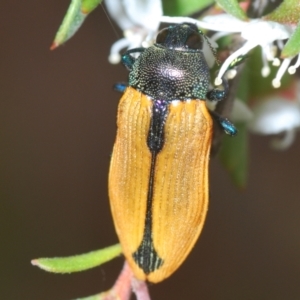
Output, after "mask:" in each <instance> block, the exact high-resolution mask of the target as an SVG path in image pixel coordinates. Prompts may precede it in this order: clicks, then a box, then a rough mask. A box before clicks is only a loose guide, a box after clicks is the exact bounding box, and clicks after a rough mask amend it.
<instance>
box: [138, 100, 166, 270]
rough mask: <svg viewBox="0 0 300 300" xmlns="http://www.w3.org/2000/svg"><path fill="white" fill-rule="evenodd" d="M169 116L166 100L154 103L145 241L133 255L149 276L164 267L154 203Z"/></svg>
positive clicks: (151, 123) (149, 143) (149, 146)
mask: <svg viewBox="0 0 300 300" xmlns="http://www.w3.org/2000/svg"><path fill="white" fill-rule="evenodd" d="M167 114H168V102H167V101H164V100H155V101H153V108H152V118H151V122H150V128H149V132H148V137H147V145H148V148H149V150H150V151H151V167H150V174H149V183H148V194H147V208H146V218H145V227H144V234H143V239H142V242H141V244H140V246H139V247H138V249H137V250H136V251H135V252H134V253H133V255H132V256H133V258H134V260H135V262H136V263H137V264H138V266H139V267H140V268H141V269H142V270H143V271H144V273H145V274H149V273H151V272H153V271H155V270H156V269H158V268H160V267H161V266H162V265H163V262H164V261H163V259H162V258H160V257H159V256H158V254H157V252H156V250H155V248H154V245H153V238H152V201H153V188H154V186H153V185H154V173H155V165H156V158H157V154H158V153H159V151H161V150H162V148H163V146H164V126H165V121H166V117H167Z"/></svg>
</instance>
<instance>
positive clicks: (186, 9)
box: [163, 0, 214, 16]
mask: <svg viewBox="0 0 300 300" xmlns="http://www.w3.org/2000/svg"><path fill="white" fill-rule="evenodd" d="M213 2H214V1H213V0H202V1H199V0H189V1H187V0H163V11H164V14H165V15H168V16H186V15H190V14H192V13H195V12H197V11H200V10H201V9H203V8H205V7H207V6H208V5H210V4H212V3H213Z"/></svg>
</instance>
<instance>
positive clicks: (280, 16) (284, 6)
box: [264, 0, 300, 25]
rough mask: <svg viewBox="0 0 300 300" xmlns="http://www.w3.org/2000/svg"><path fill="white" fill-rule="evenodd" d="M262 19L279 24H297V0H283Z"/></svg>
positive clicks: (299, 14)
mask: <svg viewBox="0 0 300 300" xmlns="http://www.w3.org/2000/svg"><path fill="white" fill-rule="evenodd" d="M264 19H265V20H269V21H275V22H278V23H281V24H294V25H295V24H297V23H298V22H299V20H300V3H299V0H284V1H283V2H282V3H281V4H280V5H279V6H278V7H277V8H276V9H274V10H273V11H272V12H271V13H270V14H268V15H266V16H265V17H264Z"/></svg>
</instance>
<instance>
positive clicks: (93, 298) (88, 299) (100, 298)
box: [75, 292, 107, 300]
mask: <svg viewBox="0 0 300 300" xmlns="http://www.w3.org/2000/svg"><path fill="white" fill-rule="evenodd" d="M106 295H107V293H106V292H104V293H100V294H96V295H93V296H88V297H84V298H77V299H75V300H103V299H105V298H104V297H105V296H106Z"/></svg>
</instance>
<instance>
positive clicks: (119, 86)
mask: <svg viewBox="0 0 300 300" xmlns="http://www.w3.org/2000/svg"><path fill="white" fill-rule="evenodd" d="M127 87H128V83H125V82H117V83H116V84H114V86H113V89H114V90H115V91H116V92H119V93H124V92H125V90H126V88H127Z"/></svg>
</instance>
